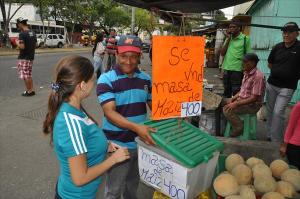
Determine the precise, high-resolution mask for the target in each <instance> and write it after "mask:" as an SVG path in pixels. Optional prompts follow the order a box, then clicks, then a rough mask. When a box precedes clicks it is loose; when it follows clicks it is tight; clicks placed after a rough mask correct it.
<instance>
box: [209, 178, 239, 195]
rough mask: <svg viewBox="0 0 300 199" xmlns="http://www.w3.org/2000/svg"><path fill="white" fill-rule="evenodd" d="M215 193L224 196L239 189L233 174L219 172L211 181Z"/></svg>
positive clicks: (232, 193) (235, 192)
mask: <svg viewBox="0 0 300 199" xmlns="http://www.w3.org/2000/svg"><path fill="white" fill-rule="evenodd" d="M213 187H214V189H215V191H216V193H217V194H218V195H220V196H223V197H226V196H230V195H235V194H237V193H238V191H239V185H238V183H237V181H236V179H235V177H234V176H233V175H230V174H221V175H219V176H218V177H217V178H216V179H215V180H214V183H213Z"/></svg>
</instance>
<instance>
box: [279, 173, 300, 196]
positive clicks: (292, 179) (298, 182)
mask: <svg viewBox="0 0 300 199" xmlns="http://www.w3.org/2000/svg"><path fill="white" fill-rule="evenodd" d="M281 180H282V181H286V182H289V183H291V184H292V185H293V186H294V187H295V190H296V191H300V171H299V170H297V169H288V170H286V171H284V172H283V173H282V174H281Z"/></svg>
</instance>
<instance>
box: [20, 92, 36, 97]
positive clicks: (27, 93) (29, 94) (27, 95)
mask: <svg viewBox="0 0 300 199" xmlns="http://www.w3.org/2000/svg"><path fill="white" fill-rule="evenodd" d="M34 95H35V92H34V91H31V92H30V93H29V92H28V91H24V93H22V96H23V97H31V96H34Z"/></svg>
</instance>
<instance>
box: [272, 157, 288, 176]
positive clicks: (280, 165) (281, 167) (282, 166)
mask: <svg viewBox="0 0 300 199" xmlns="http://www.w3.org/2000/svg"><path fill="white" fill-rule="evenodd" d="M288 168H289V165H288V164H287V163H286V162H285V161H283V160H279V159H278V160H274V161H273V162H272V163H271V164H270V169H271V171H272V175H273V176H274V177H275V178H280V176H281V174H282V173H283V172H284V171H286V170H287V169H288Z"/></svg>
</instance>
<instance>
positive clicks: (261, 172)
mask: <svg viewBox="0 0 300 199" xmlns="http://www.w3.org/2000/svg"><path fill="white" fill-rule="evenodd" d="M252 172H253V177H254V178H256V177H259V176H270V177H271V176H272V172H271V169H270V168H269V167H268V166H267V165H265V164H261V163H259V164H256V165H255V166H254V167H253V168H252Z"/></svg>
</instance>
